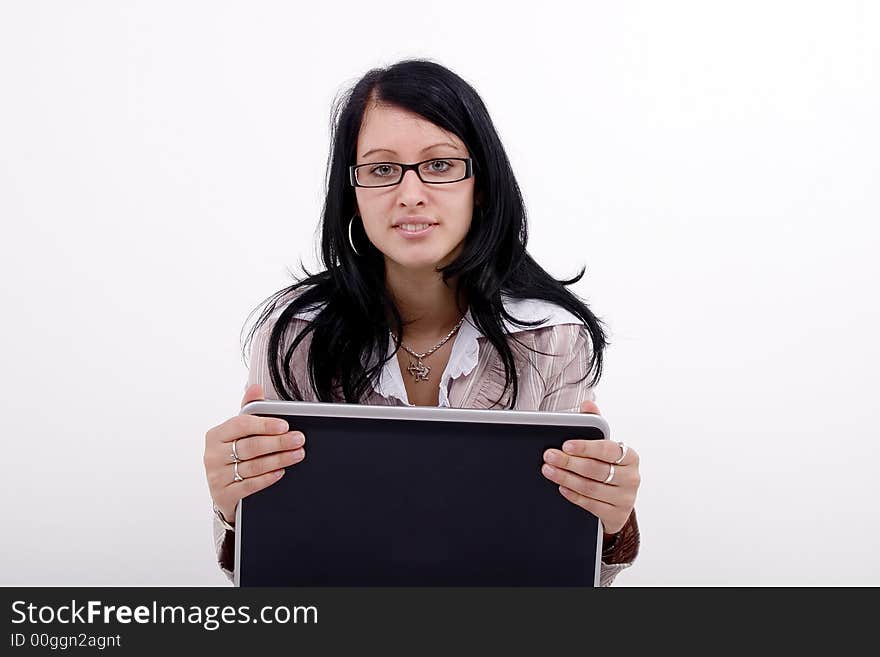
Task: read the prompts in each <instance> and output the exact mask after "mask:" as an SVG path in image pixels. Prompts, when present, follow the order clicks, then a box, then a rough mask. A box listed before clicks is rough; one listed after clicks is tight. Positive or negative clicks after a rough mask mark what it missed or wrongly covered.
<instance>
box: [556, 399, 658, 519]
mask: <svg viewBox="0 0 880 657" xmlns="http://www.w3.org/2000/svg"><path fill="white" fill-rule="evenodd" d="M580 411H581V413H595V414H597V415H598V414H599V407H598V406H596V404H594V403H593V402H591V401H585V402H583V403H582V404H581V408H580ZM621 456H622V457H623V458H622V459H621ZM541 473H542V474H543V475H544V476H545V477H547V479H549V480H550V481H552V482H554V483H556V484H559V492H560V493H562V496H563V497H564V498H565V499H567V500H568V501H569V502H571V503H572V504H577V505H578V506H579V507H581V508H583V509H586V510H587V511H589V512H590V513H592V514H593V515H594V516H597V517H598V518H599V519H600V520H601V521H602V526H603V528H604V532H605V533H606V534H616V533H617V532H619V531H620V530H621V529H623V526H624V525H625V524H626V521H627V520H628V519H629V516H630V514H631V513H632V510H633V507H634V506H635V502H636V493H637V492H638V490H639V483H640V482H641V477H640V476H639V455H638V454H637V453H636V451H635V450H634V449H632V448H631V447H626V449H624V447H623V446H622V444H621V443H616V442H614V441H612V440H566V441H565V443H564V444H563V445H562V450H561V451H560V450H558V449H548V450H547V451H546V452H544V465H543V466H542V467H541ZM612 473H613V474H612ZM609 478H610V481H609Z"/></svg>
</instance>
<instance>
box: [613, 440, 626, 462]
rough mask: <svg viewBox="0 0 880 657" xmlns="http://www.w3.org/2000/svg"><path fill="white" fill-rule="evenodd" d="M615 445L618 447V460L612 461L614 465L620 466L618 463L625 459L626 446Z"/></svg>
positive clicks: (621, 444)
mask: <svg viewBox="0 0 880 657" xmlns="http://www.w3.org/2000/svg"><path fill="white" fill-rule="evenodd" d="M617 444H618V445H620V458H619V459H617V460H616V461H614V465H620V462H621V461H623V459H625V458H626V445H624V444H623V443H617Z"/></svg>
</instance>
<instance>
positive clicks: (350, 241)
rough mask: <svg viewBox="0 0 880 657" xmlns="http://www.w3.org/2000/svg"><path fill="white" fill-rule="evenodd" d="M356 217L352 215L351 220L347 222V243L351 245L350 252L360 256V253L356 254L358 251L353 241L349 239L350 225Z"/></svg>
mask: <svg viewBox="0 0 880 657" xmlns="http://www.w3.org/2000/svg"><path fill="white" fill-rule="evenodd" d="M356 216H357V215H356V214H355V215H352V217H351V219H350V220H349V222H348V243H349V244H351V250H352V251H354V253H355V255H360V253H358V250H357V249H356V248H355V246H354V240H353V239H351V225H352V224H353V223H354V218H355V217H356Z"/></svg>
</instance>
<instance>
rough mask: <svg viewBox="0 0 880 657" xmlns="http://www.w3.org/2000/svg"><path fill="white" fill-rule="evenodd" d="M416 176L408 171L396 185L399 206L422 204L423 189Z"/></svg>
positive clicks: (423, 185) (423, 184)
mask: <svg viewBox="0 0 880 657" xmlns="http://www.w3.org/2000/svg"><path fill="white" fill-rule="evenodd" d="M426 187H427V185H425V183H423V182H422V181H421V180H420V179H419V176H418V174H417V173H416V172H415V171H413V170H412V169H410V170H409V171H406V172H404V174H403V180H401V181H400V183H399V184H398V185H397V197H398V200H399V201H400V203H401V205H418V204H419V203H423V202H424V198H425V188H426Z"/></svg>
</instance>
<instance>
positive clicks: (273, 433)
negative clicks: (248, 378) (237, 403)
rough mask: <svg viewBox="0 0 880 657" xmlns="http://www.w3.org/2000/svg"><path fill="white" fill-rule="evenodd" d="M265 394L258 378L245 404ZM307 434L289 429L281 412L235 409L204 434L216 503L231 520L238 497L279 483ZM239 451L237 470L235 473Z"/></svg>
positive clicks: (300, 452)
mask: <svg viewBox="0 0 880 657" xmlns="http://www.w3.org/2000/svg"><path fill="white" fill-rule="evenodd" d="M261 399H263V389H262V386H260V385H259V384H254V385H252V386H250V387H249V388H248V389H247V390H246V391H245V393H244V398H243V399H242V400H241V405H242V407H244V405H245V404H247V403H249V402H252V401H258V400H261ZM304 444H305V436H304V435H303V434H302V433H301V432H299V431H288V426H287V422H285V421H284V420H281V419H278V418H271V417H257V416H256V415H236V416H235V417H232V418H230V419H228V420H226V421H225V422H224V423H223V424H220V425H218V426H216V427H214V428H213V429H211V430H209V431H208V433H207V434H205V475H206V476H207V478H208V488H209V489H210V491H211V497H212V498H213V500H214V504H216V505H217V508H218V509H220V512H221V513H222V514H223V517H224V518H226V521H227V522H229V523H230V524H233V523H234V522H235V509H236V507H237V506H238V501H239V500H240V499H242V498H244V497H247V496H248V495H250V494H251V493H256V492H257V491H258V490H262V489H264V488H267V487H269V486H271V485H272V484H274V483H275V482H276V481H278V480H279V479H280V478H281V475H283V474H284V468H285V467H286V466H289V465H293V464H295V463H299V462H300V461H302V460H303V459H304V458H305V456H306V454H305V449H304V448H303V445H304ZM235 455H237V456H238V459H239V462H238V475H239V477H241V480H240V481H236V479H235V473H236V469H235Z"/></svg>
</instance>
